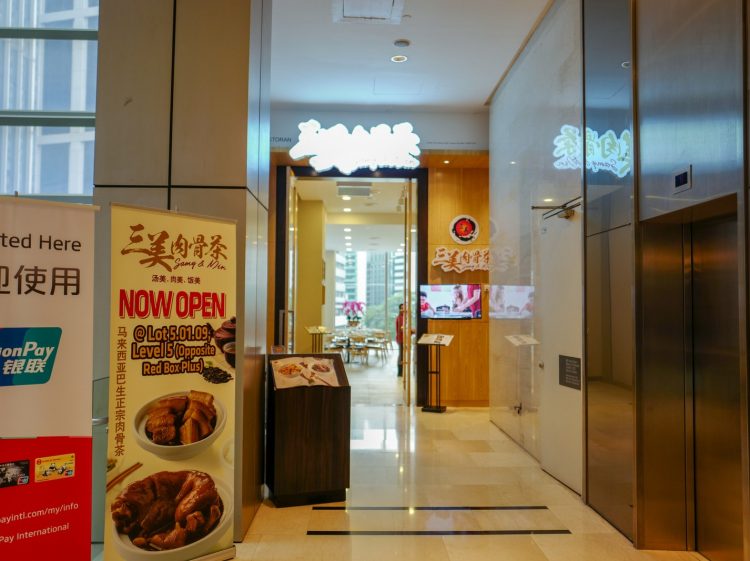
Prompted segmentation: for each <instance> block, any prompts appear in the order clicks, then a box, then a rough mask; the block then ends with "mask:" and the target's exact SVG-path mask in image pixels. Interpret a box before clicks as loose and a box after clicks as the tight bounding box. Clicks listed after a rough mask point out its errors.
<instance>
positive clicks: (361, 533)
mask: <svg viewBox="0 0 750 561" xmlns="http://www.w3.org/2000/svg"><path fill="white" fill-rule="evenodd" d="M563 534H570V530H425V531H420V530H403V531H390V530H383V531H380V530H377V531H376V530H372V531H371V530H332V531H324V530H308V532H307V535H308V536H528V535H563Z"/></svg>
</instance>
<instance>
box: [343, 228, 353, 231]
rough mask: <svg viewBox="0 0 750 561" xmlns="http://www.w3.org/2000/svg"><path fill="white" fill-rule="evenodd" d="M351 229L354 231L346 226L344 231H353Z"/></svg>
mask: <svg viewBox="0 0 750 561" xmlns="http://www.w3.org/2000/svg"><path fill="white" fill-rule="evenodd" d="M351 231H352V229H351V228H344V232H351Z"/></svg>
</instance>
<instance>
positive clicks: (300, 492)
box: [266, 353, 351, 507]
mask: <svg viewBox="0 0 750 561" xmlns="http://www.w3.org/2000/svg"><path fill="white" fill-rule="evenodd" d="M289 357H314V358H319V359H330V360H332V361H333V365H334V369H335V372H336V378H337V379H338V383H339V386H337V387H330V386H324V385H318V386H298V387H292V388H277V386H276V379H275V376H274V372H273V367H272V366H271V362H270V361H273V360H277V359H284V358H289ZM268 358H269V365H268V418H267V429H266V484H267V485H268V488H269V489H270V491H271V497H270V498H271V500H272V501H273V503H274V504H275V505H276V506H277V507H286V506H299V505H306V504H315V503H327V502H341V501H345V500H346V489H347V488H348V487H349V448H350V446H349V439H350V434H349V429H350V425H351V387H350V386H349V381H348V379H347V377H346V371H345V369H344V363H343V361H342V360H341V355H340V354H338V353H332V354H285V355H270V356H269V357H268Z"/></svg>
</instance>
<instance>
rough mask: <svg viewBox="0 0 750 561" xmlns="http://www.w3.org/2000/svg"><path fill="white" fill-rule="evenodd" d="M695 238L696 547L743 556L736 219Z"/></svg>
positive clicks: (721, 559) (718, 555) (732, 559)
mask: <svg viewBox="0 0 750 561" xmlns="http://www.w3.org/2000/svg"><path fill="white" fill-rule="evenodd" d="M692 242H693V243H692V245H693V275H692V287H693V294H692V297H693V302H692V310H693V321H692V324H693V373H694V378H693V388H694V390H693V391H694V400H693V403H694V416H695V418H694V423H695V424H694V426H695V526H696V528H695V529H696V533H695V536H696V548H697V549H698V551H699V552H700V553H702V554H703V555H704V556H706V557H707V558H708V559H710V560H711V561H741V560H742V470H741V466H742V457H741V442H742V441H741V433H740V426H741V425H740V383H739V377H740V374H739V333H738V323H739V318H738V288H737V279H738V272H737V222H736V220H735V219H734V217H732V218H731V219H729V218H727V219H720V220H711V221H707V222H700V223H696V224H694V225H693V228H692Z"/></svg>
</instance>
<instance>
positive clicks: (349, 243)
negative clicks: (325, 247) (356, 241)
mask: <svg viewBox="0 0 750 561" xmlns="http://www.w3.org/2000/svg"><path fill="white" fill-rule="evenodd" d="M344 245H346V246H350V245H352V242H346V243H345V244H344Z"/></svg>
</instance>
